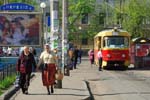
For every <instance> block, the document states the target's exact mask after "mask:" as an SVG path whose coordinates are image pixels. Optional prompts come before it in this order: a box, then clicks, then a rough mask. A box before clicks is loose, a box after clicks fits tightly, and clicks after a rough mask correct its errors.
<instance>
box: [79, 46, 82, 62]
mask: <svg viewBox="0 0 150 100" xmlns="http://www.w3.org/2000/svg"><path fill="white" fill-rule="evenodd" d="M81 58H82V49H81V47H80V48H79V51H78V62H79V64H81Z"/></svg>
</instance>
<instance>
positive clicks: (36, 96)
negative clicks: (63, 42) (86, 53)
mask: <svg viewBox="0 0 150 100" xmlns="http://www.w3.org/2000/svg"><path fill="white" fill-rule="evenodd" d="M84 63H86V61H84V62H83V63H82V64H80V65H79V66H78V69H74V70H71V71H70V76H64V78H63V80H62V88H61V89H59V88H55V89H54V93H53V94H51V95H47V89H46V87H44V86H43V85H42V79H41V73H40V72H38V73H35V77H34V78H33V80H32V81H31V84H30V87H29V94H28V95H25V94H22V92H21V90H19V91H18V92H17V93H16V94H15V95H14V96H13V97H12V98H11V100H90V93H89V91H88V88H87V85H86V83H85V81H84V77H81V75H82V74H81V73H82V71H81V69H82V67H83V66H84V65H85V64H84ZM80 68H81V69H80Z"/></svg>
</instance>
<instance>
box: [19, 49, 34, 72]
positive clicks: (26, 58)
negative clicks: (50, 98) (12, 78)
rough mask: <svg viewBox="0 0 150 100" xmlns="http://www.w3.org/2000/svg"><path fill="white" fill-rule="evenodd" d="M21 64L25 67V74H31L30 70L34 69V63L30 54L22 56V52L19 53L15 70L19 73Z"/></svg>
mask: <svg viewBox="0 0 150 100" xmlns="http://www.w3.org/2000/svg"><path fill="white" fill-rule="evenodd" d="M21 63H23V64H24V65H25V67H26V73H31V72H32V68H33V67H34V69H36V62H35V59H34V56H33V54H32V53H29V55H27V56H26V55H24V52H22V53H21V55H20V57H19V59H18V62H17V70H18V71H20V65H21Z"/></svg>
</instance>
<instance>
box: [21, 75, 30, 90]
mask: <svg viewBox="0 0 150 100" xmlns="http://www.w3.org/2000/svg"><path fill="white" fill-rule="evenodd" d="M30 77H31V73H20V77H19V80H20V84H19V85H20V88H21V89H22V92H23V93H24V92H25V91H28V87H29V85H30Z"/></svg>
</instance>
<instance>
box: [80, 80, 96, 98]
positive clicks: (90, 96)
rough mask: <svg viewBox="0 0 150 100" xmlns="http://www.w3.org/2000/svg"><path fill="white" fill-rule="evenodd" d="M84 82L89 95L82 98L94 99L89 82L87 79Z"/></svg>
mask: <svg viewBox="0 0 150 100" xmlns="http://www.w3.org/2000/svg"><path fill="white" fill-rule="evenodd" d="M84 84H85V86H86V89H85V95H87V96H86V97H84V98H83V99H82V100H93V99H92V95H91V91H90V88H89V84H88V82H87V81H84Z"/></svg>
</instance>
